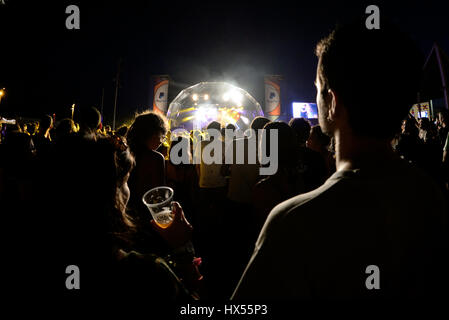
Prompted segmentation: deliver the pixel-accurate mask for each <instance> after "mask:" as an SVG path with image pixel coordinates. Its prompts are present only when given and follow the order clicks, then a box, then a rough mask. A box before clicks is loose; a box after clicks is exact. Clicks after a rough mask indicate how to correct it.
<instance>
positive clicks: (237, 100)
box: [231, 91, 243, 104]
mask: <svg viewBox="0 0 449 320" xmlns="http://www.w3.org/2000/svg"><path fill="white" fill-rule="evenodd" d="M231 96H232V100H233V101H234V102H235V103H237V104H241V102H242V99H243V94H241V93H240V92H238V91H233V92H232V93H231Z"/></svg>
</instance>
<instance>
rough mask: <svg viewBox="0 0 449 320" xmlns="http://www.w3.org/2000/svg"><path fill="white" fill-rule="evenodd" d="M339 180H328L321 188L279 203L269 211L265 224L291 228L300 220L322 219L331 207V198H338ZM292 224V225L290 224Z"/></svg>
mask: <svg viewBox="0 0 449 320" xmlns="http://www.w3.org/2000/svg"><path fill="white" fill-rule="evenodd" d="M339 181H340V179H338V178H337V179H329V180H328V181H326V183H324V184H323V185H322V186H320V187H318V188H317V189H315V190H312V191H310V192H307V193H303V194H300V195H297V196H295V197H293V198H290V199H288V200H285V201H284V202H281V203H280V204H278V205H277V206H276V207H274V208H273V210H271V212H270V215H269V216H268V218H267V222H270V223H271V222H274V223H281V221H282V223H283V224H284V223H285V224H287V225H291V226H293V225H294V224H295V221H297V220H301V219H309V218H313V219H323V215H325V214H328V213H329V212H330V210H324V209H329V208H330V206H332V202H333V201H332V198H335V197H338V193H339V191H338V186H337V185H338V183H339ZM292 223H293V224H292Z"/></svg>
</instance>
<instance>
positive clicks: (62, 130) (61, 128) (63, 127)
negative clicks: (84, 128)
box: [55, 118, 75, 139]
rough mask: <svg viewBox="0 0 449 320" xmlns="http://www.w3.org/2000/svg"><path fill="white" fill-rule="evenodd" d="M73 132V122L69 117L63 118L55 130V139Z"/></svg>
mask: <svg viewBox="0 0 449 320" xmlns="http://www.w3.org/2000/svg"><path fill="white" fill-rule="evenodd" d="M74 132H75V123H74V122H73V120H72V119H70V118H65V119H62V120H61V121H59V123H58V125H57V126H56V130H55V133H56V138H57V139H59V138H62V137H66V136H68V135H70V134H72V133H74Z"/></svg>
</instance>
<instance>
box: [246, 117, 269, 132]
mask: <svg viewBox="0 0 449 320" xmlns="http://www.w3.org/2000/svg"><path fill="white" fill-rule="evenodd" d="M269 122H270V119H268V118H265V117H262V116H257V117H255V118H254V119H253V121H251V124H250V126H249V127H250V128H251V129H253V130H256V131H257V130H259V129H263V127H264V126H265V125H266V124H267V123H269Z"/></svg>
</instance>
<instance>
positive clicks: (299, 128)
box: [288, 118, 311, 144]
mask: <svg viewBox="0 0 449 320" xmlns="http://www.w3.org/2000/svg"><path fill="white" fill-rule="evenodd" d="M288 125H289V126H290V127H291V128H292V129H293V131H295V134H296V137H297V138H298V142H299V143H300V144H303V143H306V141H307V139H309V137H310V128H311V126H310V122H309V121H308V120H306V119H304V118H292V119H290V121H289V123H288Z"/></svg>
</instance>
